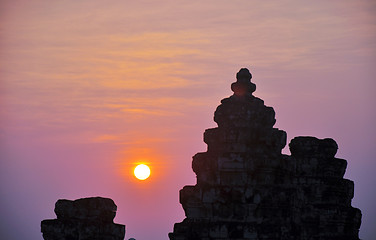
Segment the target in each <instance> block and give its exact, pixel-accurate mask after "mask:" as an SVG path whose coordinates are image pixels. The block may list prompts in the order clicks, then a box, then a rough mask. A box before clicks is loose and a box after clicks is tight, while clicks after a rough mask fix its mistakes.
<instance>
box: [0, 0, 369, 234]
mask: <svg viewBox="0 0 376 240" xmlns="http://www.w3.org/2000/svg"><path fill="white" fill-rule="evenodd" d="M375 12H376V3H375V1H371V0H369V1H363V0H351V1H349V0H341V1H322V0H319V1H298V0H295V1H278V2H277V1H250V0H247V1H238V0H235V1H224V0H223V1H222V0H215V1H214V0H210V1H180V0H167V1H126V0H122V1H120V0H119V1H112V0H111V1H99V0H91V1H88V0H83V1H73V0H64V1H47V0H45V1H40V0H34V1H28V0H4V1H0V116H1V118H0V194H1V198H0V212H1V214H0V237H1V238H2V239H29V240H40V239H42V236H41V233H40V221H41V220H43V219H49V218H55V214H54V212H53V209H54V204H55V202H56V201H57V200H58V199H60V198H67V199H77V198H81V197H88V196H103V197H110V198H112V199H114V201H115V202H116V204H117V205H118V212H117V217H116V218H115V222H117V223H121V224H125V225H126V230H127V233H126V239H129V238H131V237H133V238H136V239H137V240H148V239H155V240H162V239H167V233H168V232H170V231H172V227H173V224H174V223H175V222H180V221H182V220H183V218H184V212H183V209H182V208H181V205H180V204H179V201H178V193H179V189H181V188H182V187H183V186H184V185H194V184H195V175H194V173H193V172H192V170H191V157H192V156H193V155H194V154H195V153H197V152H200V151H205V150H206V145H205V144H204V143H203V141H202V134H203V132H204V130H205V129H206V128H210V127H215V126H216V124H215V123H214V121H213V113H214V110H215V108H216V107H217V106H218V105H219V102H220V100H221V99H223V98H225V97H228V96H229V95H231V94H232V92H231V90H230V84H231V83H232V82H234V81H235V74H236V72H237V71H238V70H239V69H240V68H241V67H247V68H249V69H250V70H251V72H252V74H253V82H254V83H255V84H256V85H257V90H256V92H255V93H254V95H256V96H257V97H260V98H262V99H263V100H264V101H265V104H266V105H268V106H272V107H274V110H275V111H276V118H277V124H276V127H278V128H280V129H283V130H285V131H287V134H288V139H289V140H290V139H291V138H293V137H295V136H299V135H312V136H316V137H319V138H325V137H331V138H334V139H335V140H336V141H337V143H338V145H339V151H338V153H337V157H340V158H344V159H346V160H347V161H348V168H347V172H346V175H345V177H346V178H348V179H351V180H353V181H354V182H355V197H354V199H353V204H352V205H353V206H354V207H357V208H360V209H361V210H362V213H363V219H362V220H363V223H362V226H361V230H360V237H361V238H362V239H363V240H371V239H372V238H373V237H374V236H376V228H375V227H374V224H375V222H376V207H375V198H376V188H375V186H374V183H375V181H376V174H375V173H376V161H375V156H376V147H375V143H376V128H375V126H374V125H375V122H376V107H375V103H376V101H375V100H376V95H375V90H376V80H375V77H376V17H375V14H374V13H375ZM284 153H287V154H289V150H288V149H287V148H285V149H284ZM138 162H146V163H149V164H150V167H151V170H152V175H151V177H150V178H149V179H148V180H147V181H144V182H140V181H137V180H135V179H134V177H133V176H132V174H131V172H132V168H133V167H134V166H135V164H136V163H138Z"/></svg>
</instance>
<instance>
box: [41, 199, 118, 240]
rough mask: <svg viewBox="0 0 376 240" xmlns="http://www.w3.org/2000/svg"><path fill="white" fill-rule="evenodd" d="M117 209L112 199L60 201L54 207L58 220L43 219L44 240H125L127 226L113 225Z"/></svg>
mask: <svg viewBox="0 0 376 240" xmlns="http://www.w3.org/2000/svg"><path fill="white" fill-rule="evenodd" d="M116 209H117V206H116V205H115V203H114V201H113V200H112V199H109V198H102V197H92V198H81V199H78V200H75V201H71V200H66V199H60V200H58V201H57V202H56V204H55V213H56V216H57V219H48V220H43V221H42V223H41V231H42V233H43V238H44V239H45V240H123V239H124V237H125V226H124V225H121V224H115V223H114V222H113V220H114V218H115V215H116Z"/></svg>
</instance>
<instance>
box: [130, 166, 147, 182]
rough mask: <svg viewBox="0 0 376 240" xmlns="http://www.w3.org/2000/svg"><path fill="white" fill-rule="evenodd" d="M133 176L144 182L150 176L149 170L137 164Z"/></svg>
mask: <svg viewBox="0 0 376 240" xmlns="http://www.w3.org/2000/svg"><path fill="white" fill-rule="evenodd" d="M133 172H134V176H135V177H136V178H137V179H139V180H145V179H147V178H148V177H149V176H150V168H149V167H148V166H147V165H145V164H139V165H137V167H135V169H134V171H133Z"/></svg>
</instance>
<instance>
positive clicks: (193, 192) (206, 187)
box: [169, 69, 361, 240]
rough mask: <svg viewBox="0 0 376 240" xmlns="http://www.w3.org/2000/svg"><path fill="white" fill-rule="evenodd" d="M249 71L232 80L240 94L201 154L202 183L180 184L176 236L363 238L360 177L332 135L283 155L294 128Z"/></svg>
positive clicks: (225, 104) (197, 167) (220, 114)
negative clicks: (357, 203) (350, 172)
mask: <svg viewBox="0 0 376 240" xmlns="http://www.w3.org/2000/svg"><path fill="white" fill-rule="evenodd" d="M251 77H252V75H251V74H250V73H249V71H248V69H241V70H240V71H239V73H238V74H237V82H235V83H233V84H232V85H231V89H232V90H233V91H234V95H233V96H231V97H229V98H226V99H223V100H222V101H221V105H220V106H218V108H217V110H216V111H215V115H214V120H215V122H217V124H218V127H217V128H213V129H207V130H206V131H205V133H204V141H205V143H207V145H208V148H207V151H206V152H203V153H197V154H196V155H195V156H194V157H193V161H192V168H193V171H194V172H195V173H196V175H197V184H196V185H195V186H185V187H184V188H183V189H182V190H180V203H181V204H182V206H183V209H184V211H185V215H186V218H185V219H184V221H183V222H181V223H176V224H175V226H174V231H173V233H170V234H169V237H170V239H171V240H185V239H192V240H193V239H253V240H261V239H265V240H266V239H270V240H271V239H274V240H277V239H279V240H282V239H286V240H287V239H289V240H292V239H296V240H329V239H330V240H335V239H338V240H339V239H341V240H350V239H351V240H355V239H359V238H358V230H359V227H360V219H361V213H360V210H359V209H356V208H353V207H351V199H352V198H353V189H354V186H353V182H352V181H350V180H347V179H343V175H344V173H345V169H346V161H345V160H342V159H337V158H335V157H334V155H335V153H336V151H337V144H336V142H335V141H334V140H332V139H324V140H319V139H317V138H314V137H297V138H295V139H293V140H292V141H291V143H290V145H289V146H290V149H291V153H292V155H291V156H288V155H284V154H282V153H281V151H282V149H283V148H284V147H285V145H286V133H285V132H284V131H282V130H279V129H277V128H273V126H274V124H275V121H276V120H275V112H274V110H273V108H271V107H267V106H265V105H264V102H263V101H262V100H261V99H259V98H256V97H254V96H253V95H252V93H253V92H254V91H255V89H256V86H255V85H254V84H253V83H252V82H251V81H250V79H251Z"/></svg>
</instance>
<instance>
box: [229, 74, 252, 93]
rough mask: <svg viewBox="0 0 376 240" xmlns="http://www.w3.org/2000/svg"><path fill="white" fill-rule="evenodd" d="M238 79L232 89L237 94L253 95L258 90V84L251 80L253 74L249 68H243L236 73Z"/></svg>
mask: <svg viewBox="0 0 376 240" xmlns="http://www.w3.org/2000/svg"><path fill="white" fill-rule="evenodd" d="M236 79H237V81H236V82H234V83H233V84H231V90H232V91H233V92H234V94H235V95H236V96H239V97H242V96H244V95H251V94H252V93H253V92H254V91H255V90H256V85H255V84H254V83H252V82H251V79H252V74H251V73H250V72H249V70H248V69H247V68H242V69H240V71H239V72H238V73H237V74H236Z"/></svg>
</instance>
